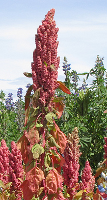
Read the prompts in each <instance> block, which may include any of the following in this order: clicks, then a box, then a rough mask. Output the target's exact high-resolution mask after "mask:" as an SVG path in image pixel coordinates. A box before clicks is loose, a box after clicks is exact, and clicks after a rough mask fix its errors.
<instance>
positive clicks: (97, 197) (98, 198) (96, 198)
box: [93, 193, 102, 200]
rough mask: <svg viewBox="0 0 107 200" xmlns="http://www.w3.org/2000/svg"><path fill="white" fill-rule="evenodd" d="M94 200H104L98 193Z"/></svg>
mask: <svg viewBox="0 0 107 200" xmlns="http://www.w3.org/2000/svg"><path fill="white" fill-rule="evenodd" d="M93 199H94V200H102V198H101V195H100V194H98V193H95V194H94V195H93Z"/></svg>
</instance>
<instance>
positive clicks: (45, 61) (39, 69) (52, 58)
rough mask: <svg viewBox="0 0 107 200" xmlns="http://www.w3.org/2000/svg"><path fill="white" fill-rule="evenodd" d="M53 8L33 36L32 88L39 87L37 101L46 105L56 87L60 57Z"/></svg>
mask: <svg viewBox="0 0 107 200" xmlns="http://www.w3.org/2000/svg"><path fill="white" fill-rule="evenodd" d="M54 14H55V9H51V10H50V11H49V12H48V13H47V15H46V16H45V19H44V20H43V21H42V25H40V26H39V28H38V29H37V34H36V36H35V42H36V49H35V50H34V53H33V62H32V78H33V88H34V91H36V90H37V89H38V88H41V89H40V98H39V102H40V103H42V105H47V104H48V103H49V101H50V99H51V97H52V96H53V95H54V93H55V89H56V88H57V87H58V83H57V77H58V67H59V62H60V59H59V57H57V47H58V41H57V37H58V35H57V32H58V30H59V29H58V28H56V23H55V21H54V20H53V17H54Z"/></svg>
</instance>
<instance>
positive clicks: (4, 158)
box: [0, 139, 10, 184]
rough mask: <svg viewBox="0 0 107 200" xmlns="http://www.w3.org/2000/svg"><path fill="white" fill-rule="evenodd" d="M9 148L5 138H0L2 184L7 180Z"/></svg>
mask: <svg viewBox="0 0 107 200" xmlns="http://www.w3.org/2000/svg"><path fill="white" fill-rule="evenodd" d="M9 153H10V152H9V150H8V147H7V145H6V142H5V140H3V139H2V140H1V147H0V180H1V181H3V183H4V184H6V183H8V181H9Z"/></svg>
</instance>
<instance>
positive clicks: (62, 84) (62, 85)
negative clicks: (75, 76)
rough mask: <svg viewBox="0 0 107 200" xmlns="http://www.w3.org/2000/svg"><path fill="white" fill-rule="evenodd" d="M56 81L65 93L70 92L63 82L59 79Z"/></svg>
mask: <svg viewBox="0 0 107 200" xmlns="http://www.w3.org/2000/svg"><path fill="white" fill-rule="evenodd" d="M57 83H59V86H58V88H59V89H61V90H62V91H63V92H65V93H67V94H71V92H70V90H69V89H68V88H67V87H66V86H65V84H64V83H62V82H61V81H57Z"/></svg>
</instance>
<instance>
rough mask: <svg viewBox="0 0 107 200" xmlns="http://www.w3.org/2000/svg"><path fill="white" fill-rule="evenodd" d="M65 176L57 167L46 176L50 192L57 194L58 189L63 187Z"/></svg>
mask: <svg viewBox="0 0 107 200" xmlns="http://www.w3.org/2000/svg"><path fill="white" fill-rule="evenodd" d="M62 183H63V178H62V176H61V175H60V174H59V173H58V172H57V170H56V169H55V168H53V170H51V171H50V172H49V174H48V175H47V177H46V188H47V190H48V194H55V193H57V189H58V188H61V189H62Z"/></svg>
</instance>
